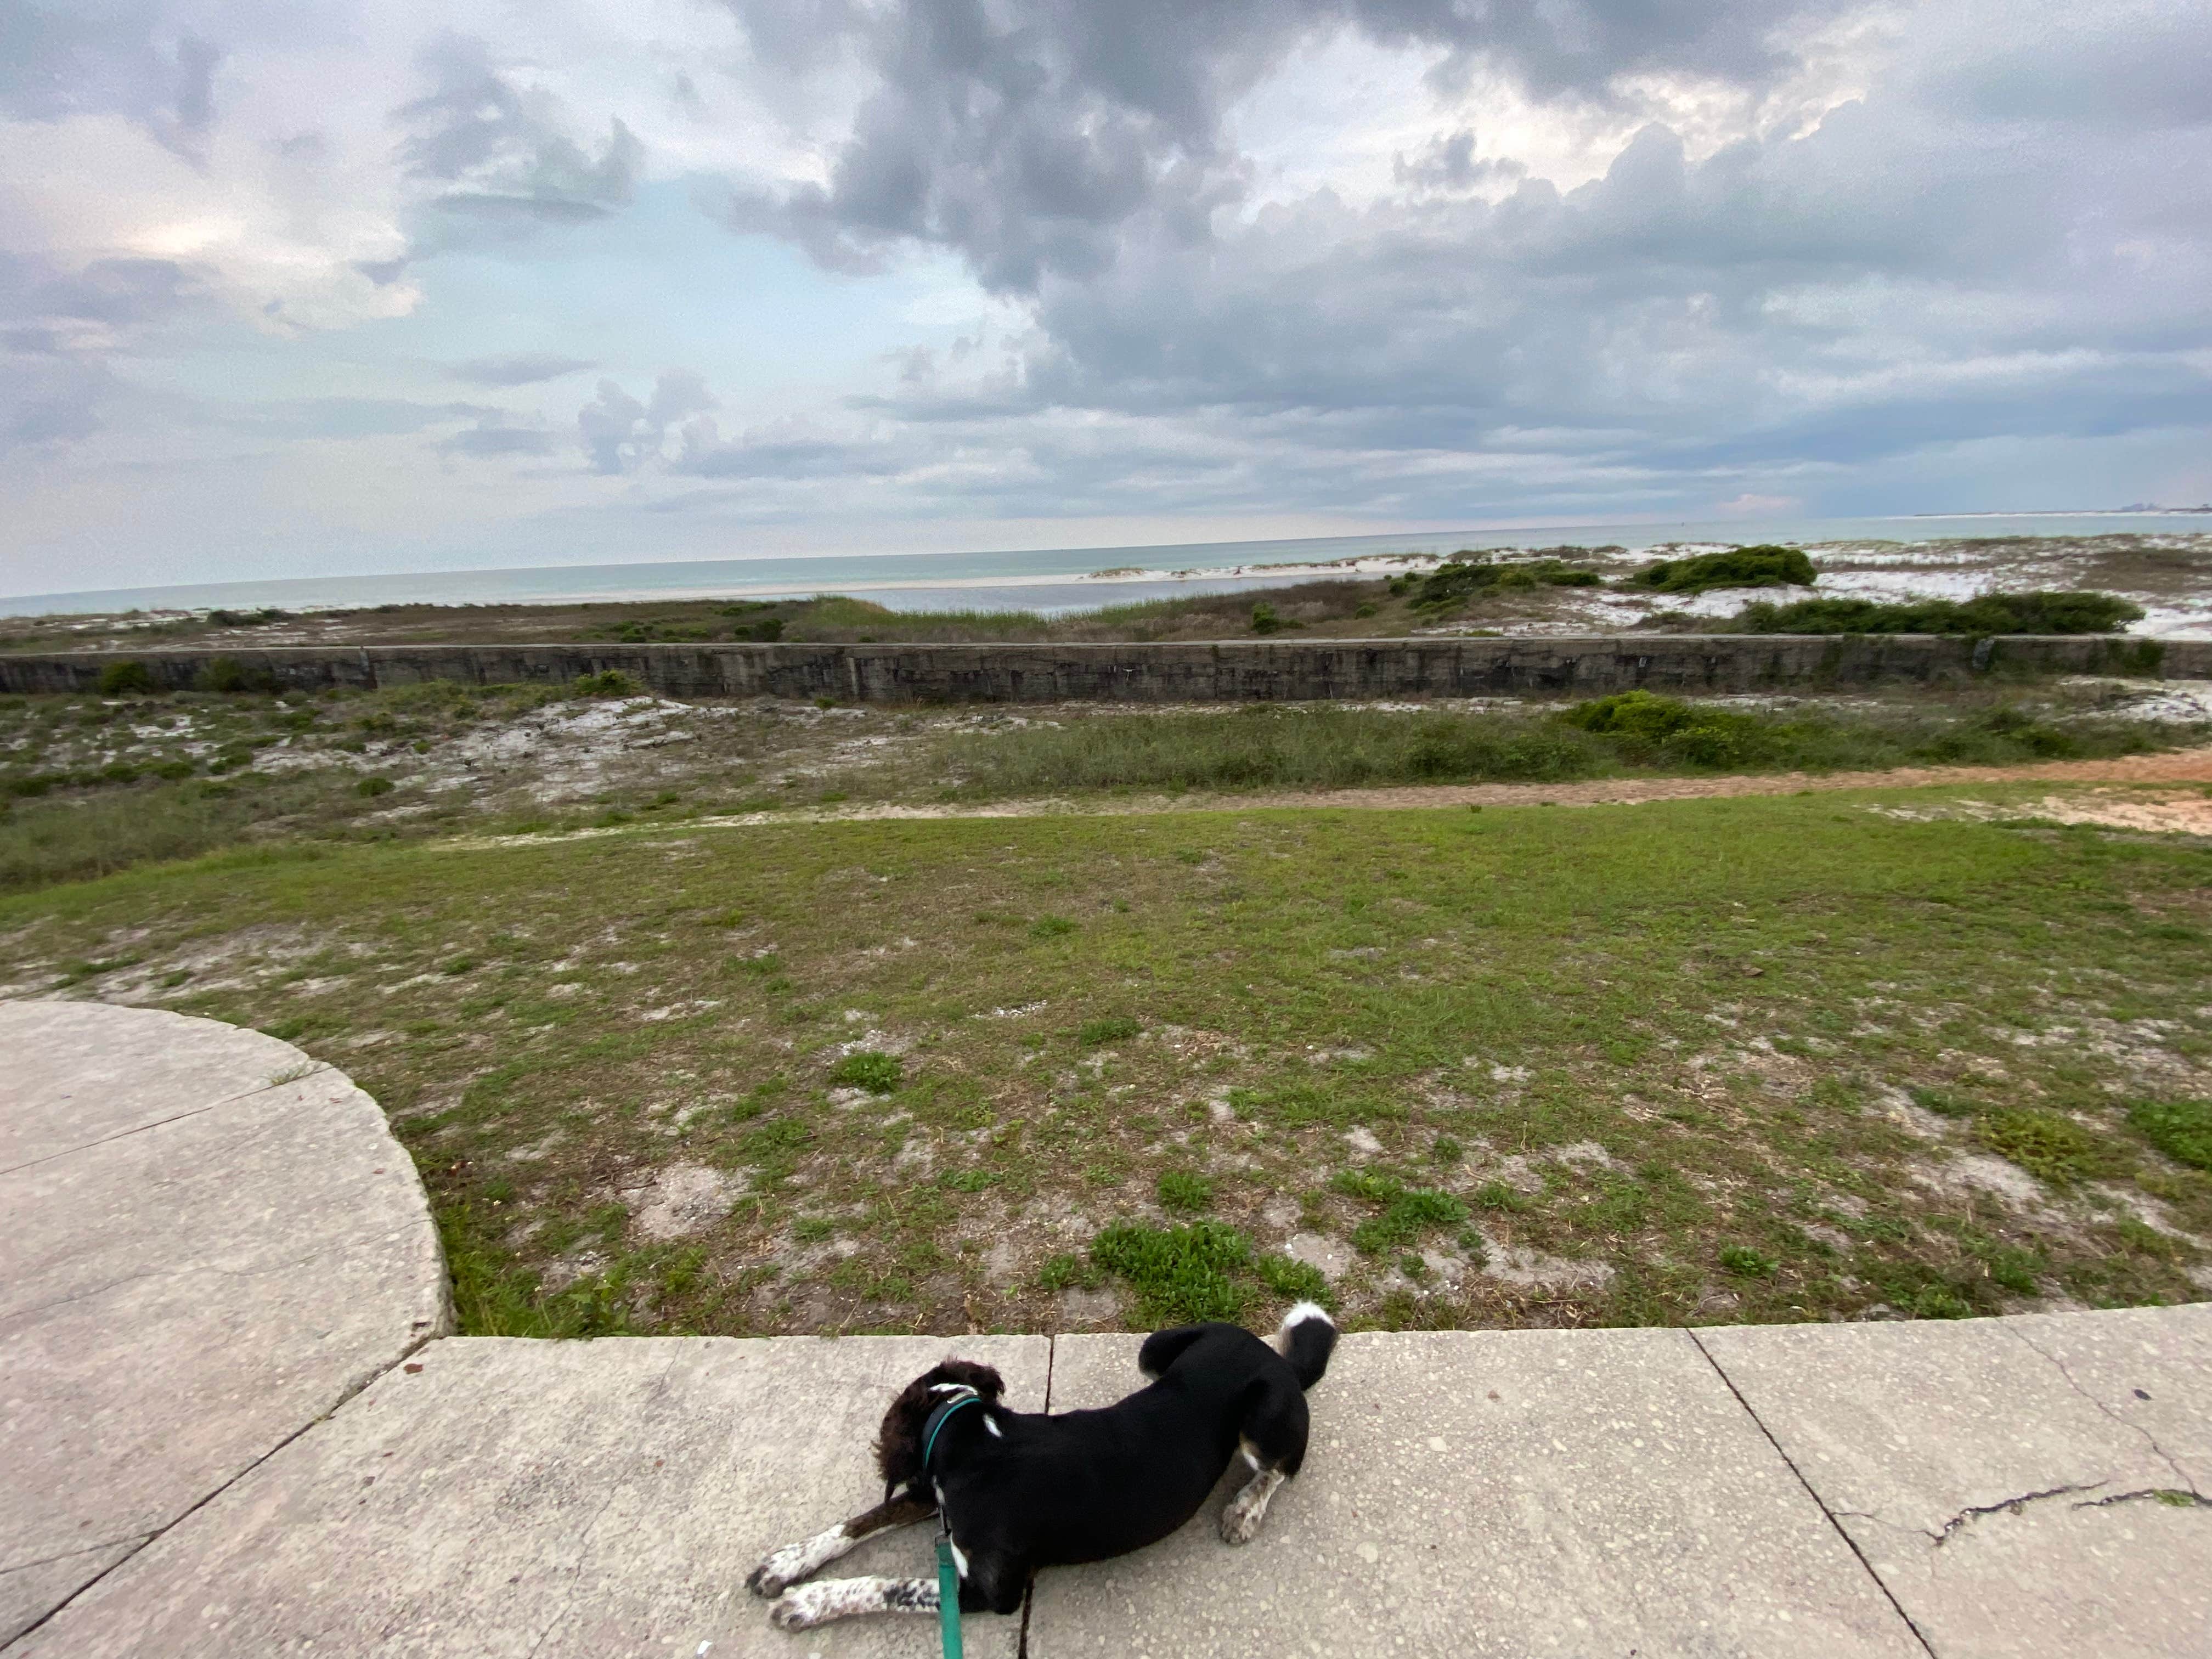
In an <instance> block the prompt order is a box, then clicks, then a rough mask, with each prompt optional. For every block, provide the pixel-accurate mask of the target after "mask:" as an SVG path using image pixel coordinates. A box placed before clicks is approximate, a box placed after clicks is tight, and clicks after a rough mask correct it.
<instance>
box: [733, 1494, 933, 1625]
mask: <svg viewBox="0 0 2212 1659" xmlns="http://www.w3.org/2000/svg"><path fill="white" fill-rule="evenodd" d="M936 1513H937V1506H936V1505H935V1504H932V1503H930V1502H928V1501H927V1499H924V1498H903V1497H902V1498H890V1499H889V1500H887V1501H885V1502H884V1503H881V1504H877V1505H876V1506H875V1508H873V1509H872V1510H865V1511H863V1512H862V1513H861V1514H859V1515H856V1516H854V1517H853V1518H852V1519H851V1520H849V1521H840V1522H838V1523H837V1524H836V1526H834V1527H832V1528H829V1531H827V1532H817V1533H816V1534H814V1536H813V1537H811V1538H807V1539H802V1540H801V1541H799V1542H798V1543H796V1544H786V1545H785V1546H784V1547H782V1548H781V1549H780V1550H776V1551H775V1552H773V1553H770V1554H769V1557H768V1558H767V1559H765V1560H763V1562H762V1563H761V1564H760V1565H758V1566H757V1567H755V1568H754V1569H753V1570H752V1573H751V1575H750V1577H747V1578H746V1580H745V1588H746V1589H749V1590H750V1591H751V1592H752V1593H753V1594H754V1595H765V1596H769V1597H770V1598H774V1597H775V1596H778V1595H782V1594H783V1591H784V1587H785V1586H786V1585H787V1584H795V1583H798V1582H799V1580H800V1579H802V1578H811V1577H813V1576H814V1575H815V1574H816V1573H817V1572H819V1571H822V1569H823V1568H824V1567H826V1566H828V1565H829V1564H830V1563H831V1562H832V1561H835V1560H836V1559H837V1558H838V1557H839V1556H841V1555H842V1554H844V1553H846V1552H847V1551H848V1550H850V1549H851V1548H852V1547H854V1545H856V1544H858V1543H859V1542H860V1541H861V1540H862V1539H864V1538H867V1537H871V1536H872V1535H873V1534H877V1533H879V1532H886V1531H888V1530H890V1528H893V1527H910V1526H912V1525H913V1524H914V1523H915V1522H917V1521H927V1519H929V1517H930V1516H933V1515H934V1514H936ZM850 1582H852V1583H868V1582H870V1581H868V1580H866V1579H858V1578H856V1579H853V1580H851V1581H850ZM884 1582H885V1583H889V1582H890V1580H885V1581H884ZM932 1605H934V1603H933V1604H932Z"/></svg>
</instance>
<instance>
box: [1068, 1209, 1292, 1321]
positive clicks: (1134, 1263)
mask: <svg viewBox="0 0 2212 1659" xmlns="http://www.w3.org/2000/svg"><path fill="white" fill-rule="evenodd" d="M1091 1260H1092V1261H1096V1262H1097V1264H1098V1265H1099V1266H1100V1267H1103V1268H1104V1269H1105V1270H1106V1271H1107V1272H1108V1273H1114V1274H1116V1275H1117V1276H1119V1277H1120V1278H1121V1279H1123V1280H1125V1281H1127V1284H1128V1285H1129V1288H1130V1289H1131V1290H1132V1291H1134V1292H1135V1294H1136V1298H1137V1305H1138V1308H1139V1310H1140V1312H1141V1313H1142V1315H1143V1317H1144V1318H1145V1319H1146V1321H1147V1322H1150V1323H1152V1324H1155V1325H1188V1324H1194V1323H1196V1322H1199V1321H1200V1320H1206V1319H1225V1320H1232V1321H1233V1320H1237V1319H1241V1318H1243V1315H1244V1303H1245V1297H1246V1292H1245V1290H1244V1287H1243V1285H1242V1284H1241V1283H1240V1282H1239V1281H1240V1280H1242V1279H1243V1278H1244V1276H1245V1274H1246V1273H1247V1271H1248V1270H1249V1268H1250V1267H1251V1264H1252V1241H1251V1240H1250V1239H1249V1238H1248V1237H1245V1235H1244V1234H1243V1233H1241V1232H1239V1231H1237V1229H1236V1228H1234V1227H1230V1226H1225V1225H1222V1224H1221V1223H1220V1222H1218V1221H1194V1222H1192V1223H1190V1224H1189V1225H1187V1226H1180V1227H1139V1226H1136V1225H1131V1224H1129V1223H1127V1222H1124V1223H1122V1224H1121V1225H1118V1226H1113V1227H1109V1228H1107V1229H1106V1230H1105V1231H1103V1232H1102V1233H1100V1234H1099V1235H1098V1237H1097V1238H1096V1239H1094V1240H1093V1241H1092V1242H1091Z"/></svg>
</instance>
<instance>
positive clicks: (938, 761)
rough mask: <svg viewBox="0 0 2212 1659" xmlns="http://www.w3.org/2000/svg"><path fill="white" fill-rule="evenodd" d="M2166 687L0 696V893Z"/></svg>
mask: <svg viewBox="0 0 2212 1659" xmlns="http://www.w3.org/2000/svg"><path fill="white" fill-rule="evenodd" d="M2160 696H2161V688H2160V687H2159V686H2158V685H2157V684H2154V683H2123V682H2113V681H2099V682H2091V683H2087V684H2039V685H1999V686H1987V685H1984V686H1979V687H1976V688H1971V689H1965V690H1955V691H1948V692H1946V691H1936V690H1928V689H1925V688H1912V689H1911V690H1909V691H1908V690H1902V689H1900V690H1897V691H1894V692H1892V693H1889V694H1887V695H1861V696H1832V697H1802V698H1771V699H1765V700H1754V699H1726V698H1723V699H1717V700H1709V701H1704V702H1676V701H1673V700H1666V699H1653V698H1650V697H1644V696H1629V697H1627V698H1625V699H1624V698H1608V699H1601V700H1599V701H1597V702H1589V703H1583V704H1578V705H1571V706H1570V705H1565V704H1559V703H1546V702H1525V703H1517V702H1463V703H1437V704H1431V705H1424V706H1416V707H1407V706H1404V705H1395V706H1382V707H1364V708H1363V707H1350V706H1338V705H1330V704H1323V705H1311V706H1298V707H1293V708H1277V707H1262V708H1244V709H1241V710H1237V711H1230V710H1225V709H1218V708H1215V709H1198V710H1191V709H1161V710H1154V711H1150V712H1146V713H1141V714H1128V713H1124V712H1121V711H1118V710H1116V709H1115V708H1112V707H1110V706H1106V705H1100V704H1095V703H1093V704H1070V705H1057V706H1052V707H1025V708H1021V709H1018V710H1014V709H1003V708H940V709H929V710H901V709H885V708H824V707H820V706H816V705H811V704H805V703H789V702H774V701H771V700H766V699H763V700H760V701H757V702H743V703H731V702H724V703H682V702H671V701H668V700H665V699H657V698H650V697H629V696H580V695H575V694H574V692H573V691H572V690H569V689H567V688H552V687H542V686H539V687H525V686H504V687H498V686H495V687H489V688H483V689H476V688H469V687H464V686H459V685H453V684H431V685H423V686H411V687H404V688H396V689H393V690H385V691H378V692H373V693H367V694H353V693H337V692H332V693H326V694H323V695H319V696H290V697H277V696H264V695H253V694H230V695H218V694H212V693H187V694H180V695H176V696H158V697H157V696H122V697H106V698H101V697H84V696H40V697H0V892H9V891H22V890H28V889H31V888H34V887H38V886H40V885H44V884H47V883H51V882H56V881H69V880H76V879H82V878H88V877H96V876H100V875H106V874H110V873H112V872H117V871H119V870H124V869H127V868H130V867H132V866H136V865H139V864H143V863H147V862H152V861H158V860H166V859H175V858H183V857H190V856H193V855H196V854H204V853H207V852H211V851H214V850H216V849H219V848H224V847H231V846H271V845H280V844H283V843H286V842H298V841H314V842H335V843H341V844H343V843H351V842H368V841H389V840H422V839H426V838H430V837H435V836H447V835H452V834H454V833H456V832H492V833H526V832H531V831H553V830H562V829H576V828H580V827H584V826H587V825H601V826H605V825H612V824H619V823H627V822H632V821H654V822H660V823H680V822H683V821H684V820H686V819H689V818H693V817H701V816H708V815H714V814H727V813H731V812H738V811H743V812H770V813H775V812H783V811H791V810H794V809H812V810H819V809H821V808H823V807H825V806H829V807H834V806H836V805H838V804H839V803H842V802H848V801H853V802H890V803H906V804H943V803H954V804H957V803H961V802H975V801H985V800H1002V799H1007V798H1009V797H1016V796H1053V797H1072V798H1075V799H1082V798H1085V797H1086V796H1091V795H1095V794H1097V793H1130V792H1153V793H1188V792H1200V793H1206V792H1222V793H1234V792H1237V791H1240V790H1252V789H1282V788H1335V787H1347V786H1358V785H1389V784H1401V783H1454V782H1460V783H1464V782H1486V781H1562V780H1571V779H1587V778H1607V777H1634V776H1649V775H1684V774H1686V775H1699V774H1714V773H1722V772H1736V771H1785V770H1791V769H1807V770H1836V769H1867V768H1875V767H1882V766H1894V765H1903V764H1924V763H1948V762H1978V763H1998V764H2002V763H2012V762H2024V761H2035V760H2046V759H2063V758H2087V757H2105V756H2112V755H2119V754H2130V753H2137V752H2142V751H2145V750H2155V749H2160V748H2171V747H2175V746H2183V745H2188V744H2197V743H2202V742H2203V741H2204V740H2205V738H2206V737H2207V735H2208V734H2212V726H2207V725H2206V724H2205V722H2204V721H2203V720H2201V719H2200V720H2195V721H2190V720H2179V721H2177V720H2172V719H2171V718H2158V719H2152V718H2146V717H2144V716H2143V715H2142V714H2138V713H2136V706H2137V704H2138V703H2140V702H2142V700H2144V699H2146V698H2152V699H2155V698H2159V697H2160ZM2184 712H2188V711H2184ZM2171 713H2172V710H2167V711H2166V714H2171Z"/></svg>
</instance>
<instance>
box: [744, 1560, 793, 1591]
mask: <svg viewBox="0 0 2212 1659" xmlns="http://www.w3.org/2000/svg"><path fill="white" fill-rule="evenodd" d="M783 1585H784V1581H783V1579H782V1578H781V1577H780V1576H778V1574H777V1572H776V1571H775V1557H774V1556H770V1557H769V1559H767V1560H765V1561H763V1562H762V1563H761V1564H760V1565H758V1566H757V1567H755V1568H754V1569H753V1570H752V1571H750V1572H749V1573H747V1574H746V1575H745V1588H746V1589H749V1590H750V1591H751V1592H752V1593H753V1594H754V1595H759V1596H764V1597H766V1598H767V1599H768V1600H769V1601H775V1598H776V1597H777V1596H779V1595H782V1594H783Z"/></svg>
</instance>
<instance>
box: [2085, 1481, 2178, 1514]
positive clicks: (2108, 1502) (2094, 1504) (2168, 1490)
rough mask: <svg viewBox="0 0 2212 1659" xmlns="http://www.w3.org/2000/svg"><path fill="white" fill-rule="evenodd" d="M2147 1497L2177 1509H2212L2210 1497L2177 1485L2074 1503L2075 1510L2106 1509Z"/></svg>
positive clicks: (2138, 1501)
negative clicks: (2085, 1502) (2084, 1502)
mask: <svg viewBox="0 0 2212 1659" xmlns="http://www.w3.org/2000/svg"><path fill="white" fill-rule="evenodd" d="M2147 1498H2151V1499H2155V1500H2156V1501H2157V1502H2159V1503H2161V1504H2166V1505H2167V1506H2168V1507H2169V1508H2172V1509H2177V1510H2212V1498H2205V1497H2203V1496H2200V1495H2199V1494H2198V1493H2197V1492H2188V1491H2185V1490H2184V1489H2182V1488H2180V1487H2178V1486H2144V1487H2142V1488H2140V1489H2139V1490H2137V1491H2135V1492H2114V1493H2113V1494H2112V1496H2111V1497H2110V1498H2096V1499H2093V1501H2091V1502H2089V1503H2087V1504H2075V1506H2074V1507H2075V1509H2077V1510H2106V1509H2110V1508H2112V1505H2113V1504H2140V1503H2142V1502H2143V1501H2144V1500H2145V1499H2147Z"/></svg>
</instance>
